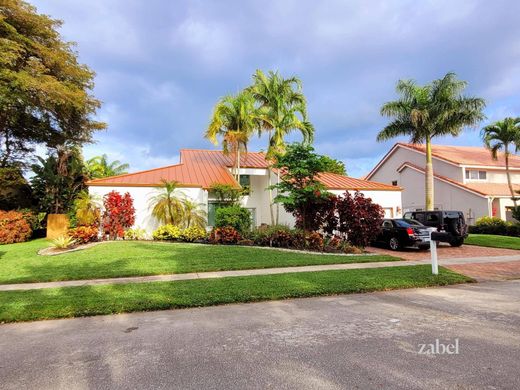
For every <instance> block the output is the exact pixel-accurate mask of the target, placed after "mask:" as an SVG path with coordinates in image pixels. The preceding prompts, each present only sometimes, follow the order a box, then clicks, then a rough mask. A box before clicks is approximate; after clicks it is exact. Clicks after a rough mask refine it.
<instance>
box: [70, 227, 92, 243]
mask: <svg viewBox="0 0 520 390" xmlns="http://www.w3.org/2000/svg"><path fill="white" fill-rule="evenodd" d="M98 235H99V229H98V228H97V227H95V226H78V227H75V228H73V229H69V236H70V237H71V238H72V239H74V241H75V242H76V243H78V244H87V243H89V242H95V241H97V240H98Z"/></svg>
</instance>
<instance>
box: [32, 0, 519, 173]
mask: <svg viewBox="0 0 520 390" xmlns="http://www.w3.org/2000/svg"><path fill="white" fill-rule="evenodd" d="M31 3H32V4H34V5H35V6H36V7H37V8H38V10H39V11H40V12H42V13H46V14H49V15H52V16H53V17H55V18H58V19H62V20H63V21H64V25H63V27H62V30H61V32H62V34H63V36H64V37H65V38H66V39H67V40H71V41H75V42H77V43H78V46H77V50H78V52H79V54H80V60H81V61H82V62H84V63H86V64H88V65H89V66H90V67H91V68H92V69H94V70H95V71H96V73H97V77H96V88H95V95H96V96H97V97H98V98H99V99H101V100H102V101H103V108H102V109H101V110H100V111H99V117H100V118H101V119H102V120H104V121H106V122H107V123H108V130H107V131H105V132H102V133H98V134H97V135H96V137H95V138H96V141H97V143H96V144H94V145H90V146H87V147H86V148H85V156H86V157H91V156H93V155H98V154H101V153H107V154H108V155H109V156H110V158H111V159H120V160H123V161H125V162H128V163H130V165H131V170H133V171H134V170H140V169H148V168H154V167H158V166H163V165H168V164H173V163H176V162H178V153H179V149H180V148H213V145H212V144H210V143H209V142H208V141H206V140H204V139H203V137H202V134H203V132H204V130H205V128H206V126H207V124H208V121H209V117H210V115H211V110H212V107H213V105H214V104H215V102H216V101H217V100H218V98H219V97H221V96H223V95H226V94H229V93H234V92H237V91H238V90H240V89H241V88H243V87H245V86H247V85H248V84H249V82H250V79H251V75H252V74H253V72H254V71H255V69H257V68H259V69H263V70H270V69H272V70H279V71H280V72H281V73H282V74H283V75H284V76H291V75H296V76H298V77H300V78H301V80H302V81H303V86H304V92H305V94H306V96H307V99H308V111H309V117H310V120H311V121H312V122H313V124H314V126H315V128H316V140H315V147H316V149H317V151H318V152H319V153H322V154H328V155H330V156H332V157H335V158H337V159H340V160H342V161H344V162H345V164H346V165H347V170H348V172H349V174H350V175H352V176H360V175H363V174H365V173H366V172H368V171H369V170H370V169H371V168H372V167H373V165H374V164H375V163H376V162H377V161H378V159H379V158H380V157H381V156H382V155H383V154H384V153H385V152H386V151H387V150H388V149H389V147H390V146H391V145H392V144H393V142H388V143H377V142H376V141H375V136H376V134H377V132H378V131H379V130H380V129H381V128H382V127H383V126H384V125H385V123H386V122H387V119H385V118H382V117H381V116H380V114H379V108H380V107H381V105H382V104H383V103H384V102H386V101H388V100H391V99H394V98H395V97H396V95H395V91H394V87H395V83H396V81H397V80H398V79H402V78H413V79H415V80H417V81H418V82H421V83H424V82H428V81H430V80H432V79H436V78H439V77H442V76H443V75H444V74H445V73H446V72H448V71H454V72H456V73H457V75H458V76H459V78H461V79H463V80H466V81H468V82H469V87H468V89H467V93H468V94H470V95H476V96H480V97H483V98H485V99H486V101H487V109H486V115H487V116H488V121H492V120H497V119H500V118H502V117H504V116H508V115H515V114H516V115H520V39H519V37H520V23H518V15H519V14H520V2H518V1H500V0H494V1H489V0H487V1H486V0H482V1H453V0H451V1H444V0H434V1H420V2H418V1H413V0H410V1H388V0H386V1H379V0H371V1H334V0H327V1H323V2H318V1H314V0H295V1H292V0H278V1H269V0H262V1H241V0H236V1H235V0H233V1H230V0H219V1H210V0H206V1H197V0H189V1H177V0H174V1H171V0H148V1H142V0H90V1H88V2H87V1H84V0H33V1H31ZM294 139H298V137H294ZM436 142H437V143H442V144H458V145H480V140H479V132H478V129H473V130H471V129H468V130H465V131H464V133H463V134H462V135H461V136H460V137H458V138H448V139H439V140H437V141H436ZM266 144H267V140H265V139H254V140H253V142H252V143H251V145H250V150H260V149H262V148H265V145H266Z"/></svg>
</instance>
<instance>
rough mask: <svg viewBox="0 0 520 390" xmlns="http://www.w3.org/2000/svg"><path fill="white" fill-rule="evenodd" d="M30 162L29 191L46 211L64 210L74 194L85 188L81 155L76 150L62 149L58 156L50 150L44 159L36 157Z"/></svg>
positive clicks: (64, 211) (69, 205) (69, 208)
mask: <svg viewBox="0 0 520 390" xmlns="http://www.w3.org/2000/svg"><path fill="white" fill-rule="evenodd" d="M37 159H38V164H33V165H32V170H33V172H34V176H33V177H32V179H31V185H32V188H33V194H34V197H35V199H38V201H39V203H40V204H39V207H40V211H44V212H47V213H50V214H63V213H68V212H69V211H70V210H71V208H72V206H73V203H74V199H76V197H77V195H78V194H79V193H80V192H81V191H82V190H84V189H85V181H86V179H87V177H86V174H85V170H84V166H83V160H82V158H81V154H80V153H79V151H78V150H77V149H73V150H70V151H68V152H62V155H61V158H60V157H58V153H57V152H53V153H51V154H49V155H48V156H47V158H45V159H44V158H42V157H39V156H38V157H37Z"/></svg>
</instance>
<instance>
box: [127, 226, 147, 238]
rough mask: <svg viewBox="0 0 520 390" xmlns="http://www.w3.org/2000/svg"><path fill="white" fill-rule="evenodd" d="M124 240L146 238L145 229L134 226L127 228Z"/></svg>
mask: <svg viewBox="0 0 520 390" xmlns="http://www.w3.org/2000/svg"><path fill="white" fill-rule="evenodd" d="M124 238H125V240H144V239H145V238H146V230H144V229H140V228H135V229H128V230H126V231H125V234H124Z"/></svg>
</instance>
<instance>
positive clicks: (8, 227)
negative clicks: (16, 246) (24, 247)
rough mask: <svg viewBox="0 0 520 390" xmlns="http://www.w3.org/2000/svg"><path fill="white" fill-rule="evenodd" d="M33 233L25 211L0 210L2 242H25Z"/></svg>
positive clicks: (0, 235) (0, 237) (0, 241)
mask: <svg viewBox="0 0 520 390" xmlns="http://www.w3.org/2000/svg"><path fill="white" fill-rule="evenodd" d="M31 234H32V230H31V225H29V222H28V221H27V219H26V217H25V215H24V214H23V213H20V212H18V211H2V210H0V244H13V243H15V242H24V241H27V240H28V239H29V238H30V237H31Z"/></svg>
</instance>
